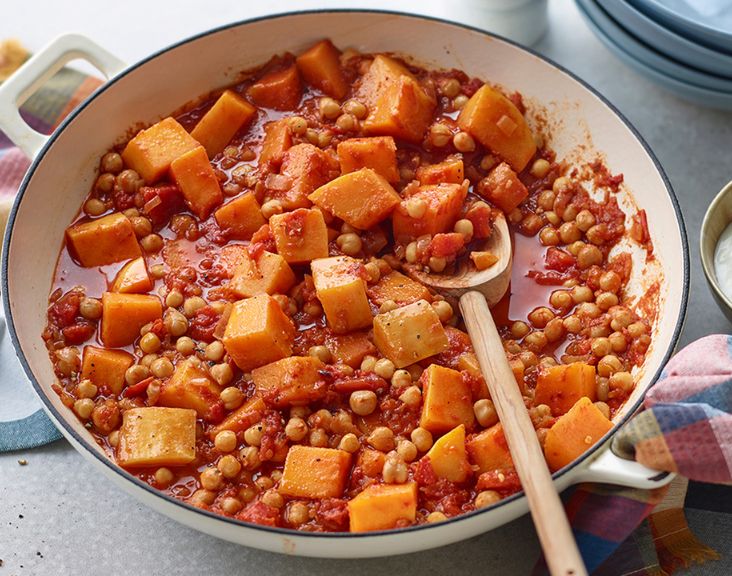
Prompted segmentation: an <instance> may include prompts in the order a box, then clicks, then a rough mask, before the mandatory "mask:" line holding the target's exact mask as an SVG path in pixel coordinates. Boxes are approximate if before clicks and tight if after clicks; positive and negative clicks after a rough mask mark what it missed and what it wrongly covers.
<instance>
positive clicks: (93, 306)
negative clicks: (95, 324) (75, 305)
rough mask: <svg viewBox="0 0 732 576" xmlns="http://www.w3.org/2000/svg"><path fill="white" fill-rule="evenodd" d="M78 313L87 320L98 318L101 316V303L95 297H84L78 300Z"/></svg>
mask: <svg viewBox="0 0 732 576" xmlns="http://www.w3.org/2000/svg"><path fill="white" fill-rule="evenodd" d="M79 313H80V314H81V315H82V316H83V317H84V318H86V319H87V320H98V319H99V318H101V317H102V303H101V302H100V301H99V300H97V299H96V298H88V297H84V298H82V299H81V302H79Z"/></svg>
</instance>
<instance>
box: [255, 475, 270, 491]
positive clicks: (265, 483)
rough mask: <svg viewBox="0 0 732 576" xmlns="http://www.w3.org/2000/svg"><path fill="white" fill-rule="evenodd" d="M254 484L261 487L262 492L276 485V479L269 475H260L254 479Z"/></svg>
mask: <svg viewBox="0 0 732 576" xmlns="http://www.w3.org/2000/svg"><path fill="white" fill-rule="evenodd" d="M254 484H255V485H256V486H257V488H259V489H260V490H261V491H262V492H264V491H265V490H269V489H270V488H272V487H273V486H274V480H272V478H270V477H269V476H260V477H259V478H257V479H256V480H255V481H254Z"/></svg>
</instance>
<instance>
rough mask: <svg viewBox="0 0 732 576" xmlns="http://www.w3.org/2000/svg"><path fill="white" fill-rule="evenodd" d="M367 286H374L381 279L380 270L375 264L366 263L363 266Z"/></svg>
mask: <svg viewBox="0 0 732 576" xmlns="http://www.w3.org/2000/svg"><path fill="white" fill-rule="evenodd" d="M364 269H365V270H366V275H367V276H368V282H369V284H376V283H377V282H378V281H379V279H380V278H381V269H380V268H379V265H378V264H377V263H376V262H367V263H366V264H364Z"/></svg>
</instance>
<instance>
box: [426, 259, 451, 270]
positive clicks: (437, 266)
mask: <svg viewBox="0 0 732 576" xmlns="http://www.w3.org/2000/svg"><path fill="white" fill-rule="evenodd" d="M429 267H430V270H432V271H433V272H443V271H444V270H445V268H446V267H447V260H446V259H445V258H443V257H441V256H439V257H438V256H432V257H430V260H429Z"/></svg>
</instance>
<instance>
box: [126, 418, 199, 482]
mask: <svg viewBox="0 0 732 576" xmlns="http://www.w3.org/2000/svg"><path fill="white" fill-rule="evenodd" d="M195 459H196V413H195V412H194V411H193V410H184V409H182V408H159V407H157V406H151V407H146V408H131V409H129V410H125V412H124V414H123V415H122V427H121V428H120V432H119V445H118V448H117V462H119V464H120V466H124V467H125V468H133V467H139V466H182V465H184V464H189V463H191V462H193V460H195Z"/></svg>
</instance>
